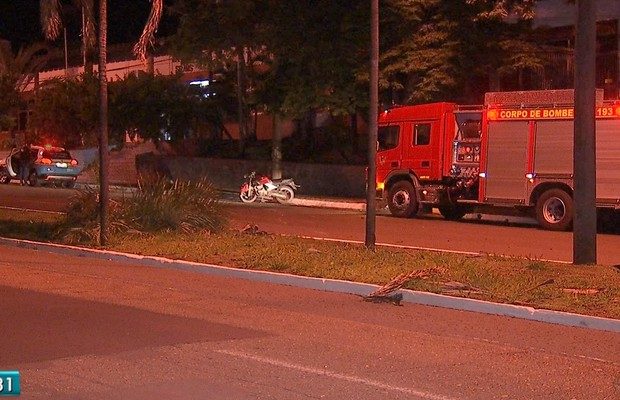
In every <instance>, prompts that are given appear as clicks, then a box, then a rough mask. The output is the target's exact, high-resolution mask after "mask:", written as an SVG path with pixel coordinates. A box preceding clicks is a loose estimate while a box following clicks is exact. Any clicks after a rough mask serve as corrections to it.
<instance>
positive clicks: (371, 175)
mask: <svg viewBox="0 0 620 400" xmlns="http://www.w3.org/2000/svg"><path fill="white" fill-rule="evenodd" d="M370 15H371V16H370V110H369V113H368V177H367V181H366V239H365V241H364V244H365V245H366V248H367V249H370V250H374V249H375V242H376V235H375V232H376V213H377V211H376V202H377V201H376V195H377V192H376V190H377V188H376V185H377V183H376V181H377V167H376V165H375V158H376V157H377V119H378V115H377V112H378V109H379V0H370Z"/></svg>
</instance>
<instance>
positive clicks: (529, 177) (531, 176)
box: [525, 172, 536, 180]
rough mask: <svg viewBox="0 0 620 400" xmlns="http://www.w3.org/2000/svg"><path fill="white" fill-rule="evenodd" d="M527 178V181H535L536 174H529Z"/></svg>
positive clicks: (526, 175)
mask: <svg viewBox="0 0 620 400" xmlns="http://www.w3.org/2000/svg"><path fill="white" fill-rule="evenodd" d="M525 177H526V178H527V179H530V180H531V179H534V178H535V177H536V174H535V173H532V172H530V173H529V174H525Z"/></svg>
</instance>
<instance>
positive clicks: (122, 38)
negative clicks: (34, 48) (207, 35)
mask: <svg viewBox="0 0 620 400" xmlns="http://www.w3.org/2000/svg"><path fill="white" fill-rule="evenodd" d="M65 3H66V4H67V5H70V4H71V1H65V2H63V4H65ZM171 3H172V1H165V4H166V5H170V4H171ZM150 5H151V3H150V1H149V0H131V1H128V0H108V42H109V43H124V42H133V41H135V40H137V38H138V37H139V36H140V33H141V32H142V28H143V27H144V23H145V22H146V19H147V18H148V13H149V10H150ZM66 10H67V12H68V13H69V18H68V20H67V27H68V40H69V41H70V42H79V40H80V38H79V33H80V24H81V13H80V12H79V10H75V9H72V8H71V7H67V8H66ZM167 14H168V12H167V10H165V11H164V20H163V21H162V25H161V27H160V30H159V33H158V36H161V35H164V36H165V35H167V34H170V33H172V32H173V30H174V21H173V20H172V18H170V16H169V15H167ZM0 38H1V39H6V40H9V41H10V42H11V43H12V44H13V47H14V48H15V49H17V48H19V47H20V46H22V45H24V44H28V43H33V42H37V41H43V35H42V33H41V24H40V22H39V0H0ZM54 45H55V46H56V47H60V46H61V42H60V40H58V41H57V42H56V43H54Z"/></svg>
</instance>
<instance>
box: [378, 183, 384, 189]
mask: <svg viewBox="0 0 620 400" xmlns="http://www.w3.org/2000/svg"><path fill="white" fill-rule="evenodd" d="M383 189H385V182H377V190H383Z"/></svg>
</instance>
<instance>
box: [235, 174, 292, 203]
mask: <svg viewBox="0 0 620 400" xmlns="http://www.w3.org/2000/svg"><path fill="white" fill-rule="evenodd" d="M243 178H244V179H246V180H247V181H246V182H244V183H243V185H241V188H240V190H239V198H240V199H241V201H242V202H244V203H253V202H255V201H256V200H257V199H260V201H268V200H275V201H277V202H278V203H280V204H286V203H288V202H290V201H291V200H293V198H294V197H295V190H297V189H299V185H297V184H296V183H295V182H294V181H293V180H292V179H282V180H281V181H279V182H274V181H272V180H271V179H269V177H267V176H264V175H261V176H260V177H258V178H257V177H256V172H251V173H250V174H248V175H244V176H243Z"/></svg>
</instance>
